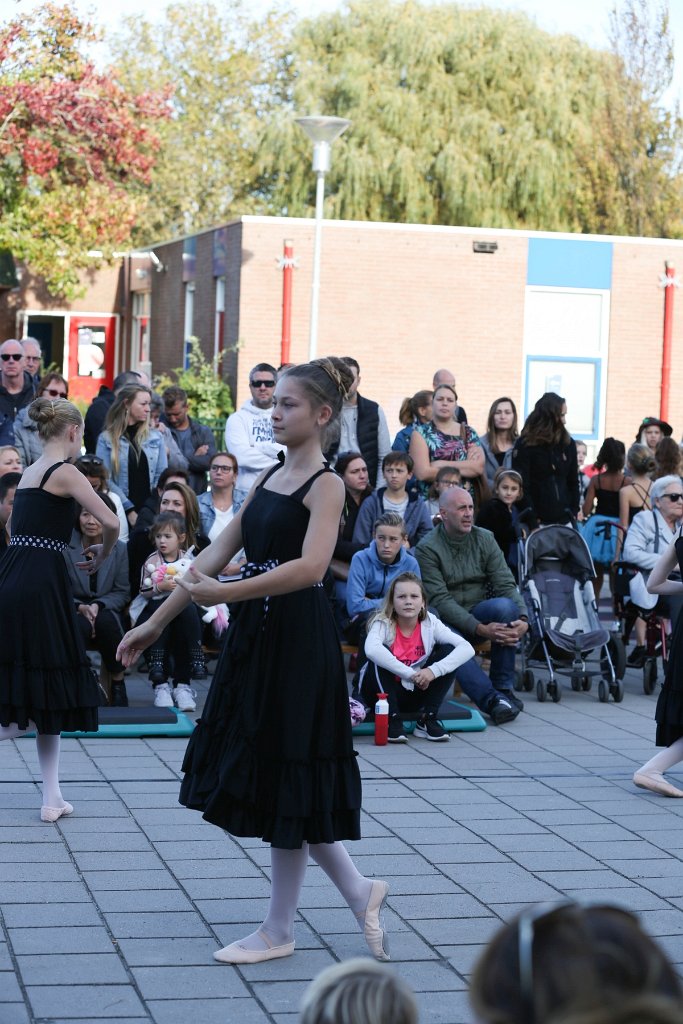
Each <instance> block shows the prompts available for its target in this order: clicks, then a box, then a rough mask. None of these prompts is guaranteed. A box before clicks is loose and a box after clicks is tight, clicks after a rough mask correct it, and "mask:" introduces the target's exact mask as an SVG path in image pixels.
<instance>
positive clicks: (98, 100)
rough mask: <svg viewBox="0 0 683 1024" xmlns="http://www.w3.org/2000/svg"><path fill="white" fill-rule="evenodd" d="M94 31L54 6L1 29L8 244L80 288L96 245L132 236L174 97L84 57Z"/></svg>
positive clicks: (50, 280) (0, 166)
mask: <svg viewBox="0 0 683 1024" xmlns="http://www.w3.org/2000/svg"><path fill="white" fill-rule="evenodd" d="M94 38H95V36H94V32H93V30H92V28H91V27H90V26H88V25H86V24H85V23H83V22H82V21H81V20H80V19H79V17H78V16H77V15H76V14H75V12H74V11H73V9H71V8H70V7H68V6H63V7H59V6H56V5H54V4H49V3H48V4H46V5H45V6H44V7H42V8H41V9H39V10H37V11H36V12H35V13H34V14H32V15H29V16H26V17H22V18H21V19H20V20H17V21H14V22H11V23H10V24H8V25H6V26H3V27H2V28H0V213H1V216H0V248H5V249H9V250H11V252H12V253H13V255H14V256H15V257H16V258H18V259H23V260H25V261H26V262H28V263H29V264H30V267H31V270H32V271H33V272H34V273H37V274H41V275H42V276H43V277H44V278H45V280H46V282H47V284H48V287H50V288H51V289H52V290H53V291H54V292H56V293H66V294H73V292H74V291H75V290H76V288H77V285H78V280H79V277H78V271H79V270H80V269H82V268H84V267H89V266H92V265H93V262H94V261H93V258H92V256H91V255H89V252H90V251H91V250H104V251H105V252H106V251H107V250H111V249H113V248H114V247H120V246H122V245H125V244H127V243H128V241H129V239H130V231H131V227H132V224H133V223H134V221H135V219H136V217H137V216H138V214H139V212H140V210H141V209H142V207H143V205H144V201H145V200H144V188H145V185H146V183H147V181H148V180H149V173H150V169H151V166H152V162H153V157H152V152H153V148H154V135H153V133H152V131H151V130H150V125H151V124H153V123H154V122H155V121H158V120H159V118H162V117H164V116H165V115H166V109H165V97H164V95H163V94H160V93H150V92H149V91H148V90H143V91H140V92H139V93H130V92H127V91H126V90H124V89H123V88H121V87H120V86H119V85H118V84H117V83H116V82H115V81H114V80H113V79H112V77H111V75H110V74H109V73H108V72H107V71H103V72H102V71H97V70H96V68H95V67H94V65H93V64H92V62H91V61H90V60H89V59H87V57H86V56H85V55H84V51H85V48H86V47H87V46H88V44H90V43H91V42H92V41H93V40H94Z"/></svg>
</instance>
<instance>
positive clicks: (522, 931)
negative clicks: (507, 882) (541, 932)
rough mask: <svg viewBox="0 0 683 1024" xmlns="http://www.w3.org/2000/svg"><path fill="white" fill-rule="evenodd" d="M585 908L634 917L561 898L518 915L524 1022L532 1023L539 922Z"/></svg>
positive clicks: (605, 906) (618, 909)
mask: <svg viewBox="0 0 683 1024" xmlns="http://www.w3.org/2000/svg"><path fill="white" fill-rule="evenodd" d="M586 910H601V911H607V912H609V913H611V914H612V913H613V914H616V915H621V916H623V917H626V918H628V919H629V920H630V921H637V918H636V917H635V916H634V915H633V914H632V913H631V912H630V911H628V910H623V909H622V908H621V907H616V906H611V905H610V904H605V903H575V902H573V901H572V900H562V901H561V902H559V903H552V904H551V903H540V904H539V905H538V906H536V907H532V908H531V909H530V910H526V911H525V912H524V913H523V914H521V916H520V918H519V920H518V921H517V950H518V955H519V991H520V995H521V997H522V1000H523V1003H524V1006H525V1016H526V1021H527V1024H534V1022H535V1009H534V939H535V937H536V928H537V927H538V925H539V923H540V922H541V921H543V922H548V921H550V920H551V919H552V918H553V917H556V916H557V917H561V915H562V914H567V913H574V914H580V913H581V912H583V911H586Z"/></svg>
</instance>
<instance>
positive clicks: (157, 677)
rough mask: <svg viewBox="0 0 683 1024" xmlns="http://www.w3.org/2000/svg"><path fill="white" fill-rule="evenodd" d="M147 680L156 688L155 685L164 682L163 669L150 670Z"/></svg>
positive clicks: (164, 674)
mask: <svg viewBox="0 0 683 1024" xmlns="http://www.w3.org/2000/svg"><path fill="white" fill-rule="evenodd" d="M147 678H148V679H149V681H150V683H151V684H152V686H156V685H157V683H165V682H166V673H165V672H164V670H163V668H153V669H151V671H150V673H149V676H148V677H147Z"/></svg>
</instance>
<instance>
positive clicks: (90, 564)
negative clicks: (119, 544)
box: [76, 544, 108, 576]
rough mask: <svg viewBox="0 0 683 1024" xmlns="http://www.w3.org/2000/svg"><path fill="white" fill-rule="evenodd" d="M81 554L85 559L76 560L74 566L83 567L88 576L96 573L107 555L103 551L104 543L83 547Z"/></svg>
mask: <svg viewBox="0 0 683 1024" xmlns="http://www.w3.org/2000/svg"><path fill="white" fill-rule="evenodd" d="M83 554H84V555H85V561H84V562H76V568H77V569H83V571H84V572H85V573H87V575H88V576H92V575H93V573H96V572H97V570H98V569H99V568H100V566H101V565H102V563H103V562H104V561H106V559H107V557H108V556H107V555H105V553H104V544H91V545H90V547H89V548H84V549H83Z"/></svg>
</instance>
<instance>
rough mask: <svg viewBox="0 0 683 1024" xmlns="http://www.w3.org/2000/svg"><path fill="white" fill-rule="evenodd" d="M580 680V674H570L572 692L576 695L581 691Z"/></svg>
mask: <svg viewBox="0 0 683 1024" xmlns="http://www.w3.org/2000/svg"><path fill="white" fill-rule="evenodd" d="M581 678H582V677H581V673H580V672H572V678H571V683H572V690H574V691H575V692H576V693H579V691H580V690H581Z"/></svg>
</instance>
